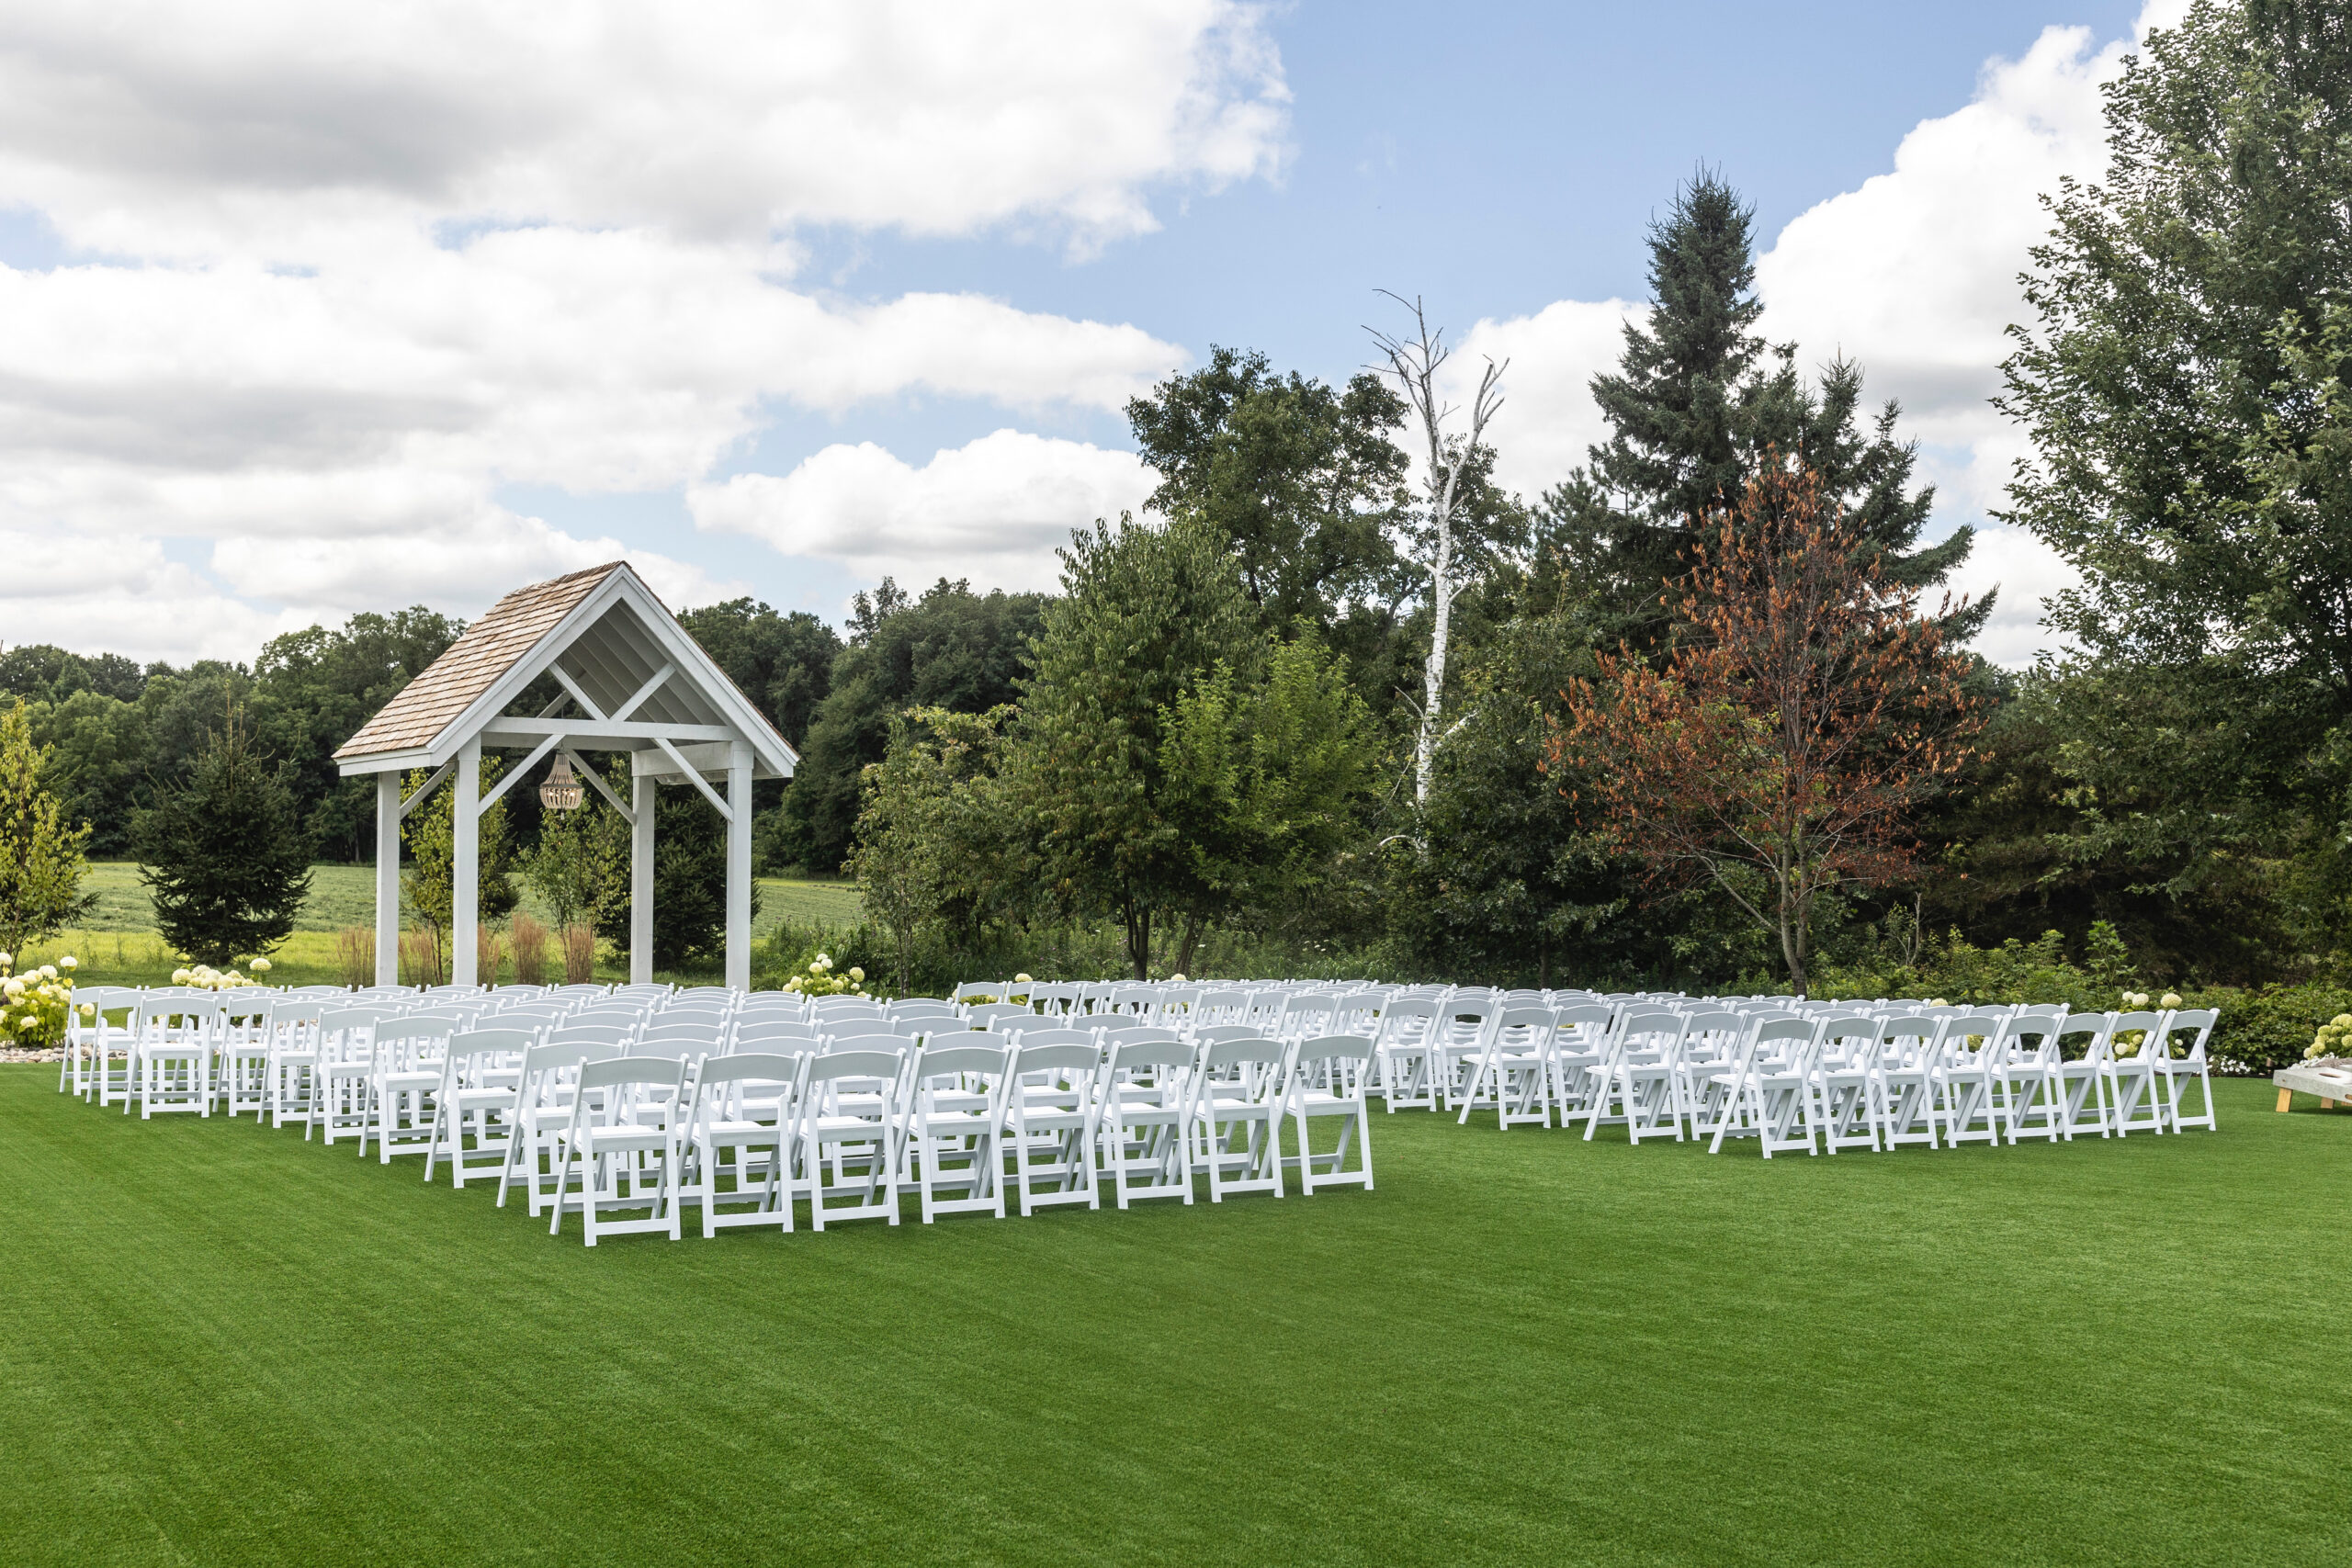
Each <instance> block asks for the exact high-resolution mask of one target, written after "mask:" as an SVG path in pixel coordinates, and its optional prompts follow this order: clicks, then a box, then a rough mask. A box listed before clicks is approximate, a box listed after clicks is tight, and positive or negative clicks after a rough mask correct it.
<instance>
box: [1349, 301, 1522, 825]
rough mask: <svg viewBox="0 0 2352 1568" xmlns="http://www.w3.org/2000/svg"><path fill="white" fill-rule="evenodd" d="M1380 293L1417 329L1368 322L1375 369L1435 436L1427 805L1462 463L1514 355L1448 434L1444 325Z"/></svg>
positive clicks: (1483, 376)
mask: <svg viewBox="0 0 2352 1568" xmlns="http://www.w3.org/2000/svg"><path fill="white" fill-rule="evenodd" d="M1380 292H1381V293H1383V294H1386V295H1387V296H1388V298H1390V299H1394V300H1396V301H1397V303H1398V304H1399V305H1402V306H1404V307H1405V309H1407V310H1410V311H1411V312H1412V313H1413V326H1412V332H1411V335H1409V336H1406V337H1397V336H1394V335H1392V334H1390V333H1384V332H1382V331H1381V330H1380V329H1379V328H1377V327H1366V328H1365V329H1364V331H1366V332H1368V333H1371V334H1372V341H1373V343H1374V345H1376V346H1377V347H1378V348H1379V350H1380V357H1381V359H1382V360H1383V361H1384V362H1385V363H1383V364H1381V365H1378V366H1376V367H1374V368H1376V369H1378V370H1379V371H1381V372H1382V373H1383V374H1384V375H1387V376H1390V377H1393V378H1395V379H1396V381H1397V388H1398V389H1400V390H1401V391H1402V392H1403V393H1404V395H1405V401H1406V403H1407V404H1408V406H1409V407H1410V408H1411V409H1412V411H1413V416H1414V417H1415V418H1416V419H1418V420H1419V421H1420V425H1421V434H1422V436H1423V437H1424V438H1425V439H1426V440H1427V442H1428V443H1429V458H1428V464H1429V468H1428V472H1427V475H1426V476H1425V478H1424V480H1423V482H1424V484H1426V486H1427V487H1428V490H1429V524H1430V658H1429V664H1428V667H1427V668H1426V670H1425V671H1423V673H1422V679H1421V724H1420V733H1419V737H1418V738H1417V739H1415V741H1414V744H1413V804H1414V805H1415V806H1416V807H1424V806H1427V805H1428V804H1429V798H1430V768H1431V767H1432V765H1433V764H1434V763H1435V761H1436V760H1437V743H1438V737H1439V734H1440V729H1439V726H1440V725H1441V724H1442V721H1443V711H1442V710H1443V707H1444V703H1445V654H1446V640H1447V636H1448V633H1449V631H1450V630H1451V628H1452V624H1453V594H1454V590H1455V587H1456V583H1455V581H1454V549H1453V509H1454V505H1455V502H1457V501H1458V499H1459V498H1460V491H1461V487H1462V474H1463V470H1464V468H1467V467H1468V466H1469V465H1470V463H1471V462H1472V460H1473V459H1474V457H1475V455H1476V452H1477V449H1478V443H1479V441H1480V439H1481V438H1482V437H1483V436H1484V435H1485V434H1486V433H1487V422H1488V421H1489V420H1491V419H1493V418H1494V417H1495V411H1496V410H1497V409H1499V408H1501V407H1502V406H1503V395H1502V385H1503V372H1504V371H1505V370H1507V369H1509V368H1510V360H1508V359H1506V360H1504V361H1503V362H1502V363H1501V364H1500V365H1498V364H1496V363H1495V362H1494V361H1493V360H1491V359H1489V360H1487V367H1486V369H1485V370H1484V371H1483V372H1481V373H1480V375H1479V377H1478V394H1477V396H1476V397H1475V398H1473V399H1471V400H1470V430H1469V433H1468V434H1467V435H1466V436H1454V435H1448V434H1446V428H1445V427H1446V424H1447V423H1448V422H1449V421H1450V420H1452V419H1453V416H1454V414H1455V413H1457V412H1459V411H1458V410H1457V409H1455V408H1454V407H1453V404H1451V403H1448V402H1446V401H1444V400H1442V398H1441V397H1440V395H1439V393H1438V388H1437V378H1438V371H1439V370H1440V369H1441V368H1442V367H1443V366H1444V364H1445V362H1446V360H1447V359H1448V358H1449V357H1450V356H1451V355H1452V354H1453V350H1451V349H1449V348H1447V347H1446V346H1445V330H1444V329H1443V328H1442V327H1436V328H1433V327H1431V326H1430V319H1429V313H1428V312H1427V311H1426V310H1423V309H1422V308H1421V301H1420V298H1419V296H1418V295H1416V296H1415V297H1414V298H1412V299H1406V298H1405V297H1404V296H1403V295H1401V294H1396V293H1391V292H1390V291H1389V290H1387V289H1385V288H1384V289H1382V290H1381V291H1380Z"/></svg>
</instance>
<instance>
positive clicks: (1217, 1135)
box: [1193, 1040, 1288, 1203]
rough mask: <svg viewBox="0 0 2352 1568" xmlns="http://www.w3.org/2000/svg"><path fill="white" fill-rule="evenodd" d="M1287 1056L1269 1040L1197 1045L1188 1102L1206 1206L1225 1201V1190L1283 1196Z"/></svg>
mask: <svg viewBox="0 0 2352 1568" xmlns="http://www.w3.org/2000/svg"><path fill="white" fill-rule="evenodd" d="M1286 1055H1288V1052H1287V1049H1286V1048H1285V1047H1284V1046H1283V1044H1281V1043H1279V1042H1277V1041H1272V1040H1221V1041H1212V1042H1209V1043H1205V1044H1204V1045H1203V1046H1202V1047H1201V1060H1200V1066H1199V1069H1198V1071H1197V1072H1196V1074H1195V1076H1194V1079H1193V1083H1194V1095H1193V1118H1194V1123H1195V1126H1196V1128H1197V1133H1196V1137H1197V1141H1198V1145H1199V1150H1198V1154H1197V1155H1196V1156H1195V1157H1194V1159H1193V1164H1194V1166H1195V1167H1197V1168H1204V1169H1205V1170H1206V1171H1207V1173H1208V1179H1209V1201H1210V1202H1212V1203H1222V1202H1224V1201H1225V1198H1226V1194H1227V1193H1228V1192H1272V1194H1273V1195H1274V1196H1275V1197H1277V1198H1279V1197H1281V1196H1282V1195H1283V1160H1282V1119H1283V1111H1284V1106H1283V1089H1284V1088H1285V1077H1284V1072H1283V1065H1284V1057H1285V1056H1286ZM1228 1172H1238V1174H1231V1175H1229V1174H1227V1173H1228Z"/></svg>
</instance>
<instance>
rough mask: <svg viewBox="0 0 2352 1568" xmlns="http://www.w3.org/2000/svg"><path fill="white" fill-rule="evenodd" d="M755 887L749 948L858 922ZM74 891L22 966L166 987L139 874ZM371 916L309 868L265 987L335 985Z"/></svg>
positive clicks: (534, 907) (840, 909)
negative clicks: (62, 961)
mask: <svg viewBox="0 0 2352 1568" xmlns="http://www.w3.org/2000/svg"><path fill="white" fill-rule="evenodd" d="M759 886H760V911H759V914H758V915H757V916H756V917H755V918H754V919H752V940H753V941H755V942H756V941H759V940H761V939H763V938H764V937H765V936H766V935H767V934H768V932H769V931H773V930H774V929H775V926H776V924H777V923H778V922H779V921H781V920H784V919H794V920H798V921H801V922H804V923H820V924H826V925H836V926H847V925H854V924H855V923H856V922H857V921H858V920H859V919H861V918H862V917H861V906H860V903H859V893H858V889H857V887H856V886H855V885H854V884H853V883H847V882H810V881H800V880H795V879H788V878H785V877H775V876H763V877H761V878H760V879H759ZM82 887H83V891H84V892H85V893H90V894H94V895H96V898H97V905H96V908H95V909H93V910H92V911H91V914H90V917H89V919H86V920H85V921H83V922H82V924H81V925H80V926H79V927H78V928H76V929H75V930H73V931H64V932H62V933H60V934H59V935H58V936H57V937H55V938H53V939H51V940H50V941H48V942H41V943H39V944H38V945H37V946H31V947H28V948H27V949H26V951H25V953H22V954H20V955H19V956H20V957H22V958H23V959H24V960H25V961H26V962H27V963H29V964H43V963H49V962H52V961H54V960H55V959H56V958H57V957H58V956H59V955H60V954H62V953H73V954H74V956H75V957H76V958H78V959H80V960H81V962H82V970H81V975H82V978H83V979H84V980H85V981H87V982H89V983H90V984H92V985H159V984H161V983H163V982H164V980H165V979H167V978H168V977H169V976H170V975H171V972H172V970H173V969H174V968H175V967H177V966H178V964H179V962H180V961H179V959H178V958H177V957H176V956H175V954H174V953H171V952H170V951H169V950H168V949H166V948H165V947H164V942H163V939H162V938H160V937H159V936H157V935H156V934H155V908H154V905H153V903H152V902H151V901H150V900H149V898H148V896H147V889H146V888H145V887H144V886H141V883H140V881H139V868H138V866H136V865H135V864H132V863H130V862H127V861H99V862H95V863H92V864H91V866H90V874H89V877H88V879H87V880H86V881H85V882H84V883H83V885H82ZM523 908H526V909H528V910H530V911H532V912H533V913H535V914H537V915H538V916H539V917H540V918H541V919H545V918H546V913H547V912H546V910H545V909H543V908H540V907H539V905H538V902H537V899H536V898H535V897H532V896H531V895H530V894H529V893H528V892H527V891H526V894H525V896H524V900H523ZM375 911H376V872H375V868H374V867H372V866H365V865H341V864H329V865H314V866H312V867H311V897H310V901H309V902H308V903H307V904H305V905H304V906H303V908H302V912H301V914H300V915H299V916H298V917H296V919H295V923H294V934H293V936H291V937H290V938H288V940H287V942H286V943H285V945H284V946H282V947H280V948H279V949H278V950H277V952H275V953H272V954H271V955H270V956H271V961H272V963H273V964H274V965H275V966H276V970H277V973H276V975H275V976H273V978H275V979H277V981H279V982H281V983H283V984H286V985H294V986H304V985H314V984H329V983H333V982H335V981H337V980H339V979H341V978H342V975H341V970H340V967H339V965H338V963H337V960H336V954H335V933H336V932H338V931H342V930H344V929H345V928H346V927H349V926H365V927H368V928H370V929H372V928H373V927H374V925H375V923H376V912H375ZM623 968H625V966H616V968H615V970H614V977H616V978H622V977H625V976H624V975H623V974H622V969H623Z"/></svg>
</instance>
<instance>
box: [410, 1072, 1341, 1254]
mask: <svg viewBox="0 0 2352 1568" xmlns="http://www.w3.org/2000/svg"><path fill="white" fill-rule="evenodd" d="M1369 1054H1370V1044H1369V1042H1367V1041H1364V1040H1363V1039H1360V1038H1356V1037H1340V1038H1334V1039H1331V1040H1327V1041H1310V1042H1293V1043H1286V1044H1285V1043H1276V1042H1269V1041H1264V1040H1258V1039H1229V1040H1204V1041H1201V1042H1199V1043H1185V1042H1182V1041H1179V1040H1177V1039H1175V1038H1174V1037H1173V1036H1172V1035H1170V1034H1168V1033H1166V1032H1161V1033H1159V1035H1158V1037H1157V1038H1148V1039H1147V1038H1139V1037H1134V1036H1132V1035H1131V1036H1129V1037H1127V1038H1124V1039H1117V1040H1114V1041H1111V1042H1110V1043H1108V1044H1107V1045H1106V1044H1105V1043H1104V1040H1103V1036H1102V1034H1101V1033H1100V1032H1095V1031H1086V1030H1078V1031H1070V1030H1057V1029H1043V1030H1031V1031H1027V1032H1023V1034H1021V1035H1018V1036H1012V1035H1005V1034H998V1033H989V1032H970V1031H957V1032H941V1033H939V1034H938V1035H936V1036H935V1037H933V1039H931V1040H929V1041H926V1042H925V1043H922V1044H920V1045H916V1044H912V1043H905V1042H902V1041H900V1040H899V1038H898V1037H896V1036H880V1037H865V1038H862V1039H861V1038H852V1039H843V1040H827V1041H824V1042H821V1043H819V1044H818V1045H816V1046H815V1047H814V1048H811V1049H809V1050H806V1051H801V1052H797V1053H786V1052H768V1053H749V1054H735V1055H718V1056H709V1057H705V1058H702V1059H700V1060H699V1061H695V1060H693V1059H689V1058H681V1057H676V1056H672V1055H666V1054H664V1055H660V1056H654V1055H645V1054H638V1055H620V1054H619V1053H618V1052H617V1051H616V1050H614V1049H612V1048H609V1047H607V1048H601V1049H600V1048H597V1047H594V1046H581V1045H565V1044H560V1043H545V1042H534V1041H531V1040H529V1039H528V1038H526V1037H525V1036H523V1035H521V1034H520V1033H518V1032H510V1031H490V1032H480V1033H475V1034H469V1035H460V1036H458V1037H457V1038H456V1039H455V1041H454V1042H453V1043H452V1046H451V1052H450V1056H449V1061H450V1062H451V1063H452V1064H453V1072H452V1077H451V1080H450V1082H449V1084H448V1085H447V1086H445V1088H444V1089H443V1090H442V1093H441V1095H440V1097H439V1102H438V1110H437V1117H436V1127H435V1134H434V1138H433V1141H432V1142H431V1143H429V1144H428V1145H427V1148H428V1153H427V1160H428V1164H427V1169H426V1177H427V1179H430V1178H431V1175H432V1169H433V1164H434V1162H435V1157H436V1156H447V1160H448V1164H449V1168H450V1172H451V1179H452V1180H453V1182H455V1183H456V1184H458V1185H463V1184H464V1183H465V1181H466V1180H467V1179H468V1178H469V1176H471V1177H476V1178H479V1177H482V1176H486V1175H488V1174H489V1172H490V1168H491V1167H492V1166H493V1165H494V1166H495V1167H496V1168H497V1170H498V1174H499V1180H500V1191H499V1201H500V1202H501V1203H503V1202H504V1201H505V1199H506V1196H507V1194H508V1192H509V1191H510V1190H512V1188H513V1187H514V1186H515V1185H517V1184H518V1183H519V1184H520V1185H522V1186H523V1187H524V1189H525V1190H526V1198H527V1201H528V1206H529V1209H530V1212H531V1213H533V1214H534V1215H535V1216H536V1215H537V1214H538V1213H541V1212H542V1211H543V1210H549V1211H552V1217H551V1220H550V1225H551V1228H553V1227H556V1226H560V1224H561V1221H562V1216H563V1215H564V1214H565V1213H579V1214H581V1215H582V1221H583V1224H582V1230H583V1235H584V1236H585V1238H586V1239H587V1240H588V1241H589V1243H590V1244H591V1245H594V1240H595V1238H596V1236H597V1235H600V1234H612V1233H613V1232H614V1231H615V1230H648V1229H650V1230H662V1231H666V1232H667V1233H668V1234H670V1235H673V1236H674V1235H678V1234H679V1218H678V1214H679V1209H680V1206H681V1205H682V1204H699V1205H700V1206H701V1208H702V1210H703V1218H704V1234H705V1235H711V1234H714V1233H715V1232H716V1231H717V1230H718V1229H720V1228H725V1227H729V1226H733V1225H740V1224H773V1225H776V1226H778V1227H779V1228H781V1229H785V1230H789V1229H791V1228H793V1224H794V1218H793V1209H794V1205H795V1202H796V1201H801V1202H805V1203H807V1204H808V1205H809V1219H810V1223H811V1224H812V1226H813V1227H814V1228H816V1229H819V1230H821V1229H823V1228H824V1226H825V1225H826V1224H828V1223H829V1222H831V1223H838V1222H839V1221H841V1220H843V1219H852V1218H874V1217H880V1218H885V1219H887V1220H888V1222H889V1223H891V1224H897V1223H898V1210H899V1196H900V1195H901V1194H913V1195H915V1196H917V1197H918V1198H919V1200H920V1205H921V1211H922V1216H923V1218H924V1220H925V1221H926V1222H928V1221H930V1220H931V1219H932V1218H933V1217H934V1216H935V1215H937V1214H940V1213H959V1212H985V1213H991V1214H995V1215H998V1216H1001V1215H1002V1214H1003V1213H1005V1209H1006V1188H1007V1183H1008V1182H1009V1183H1010V1184H1011V1187H1012V1190H1013V1192H1015V1193H1017V1195H1018V1197H1019V1201H1020V1208H1021V1212H1022V1213H1023V1214H1028V1213H1035V1210H1036V1209H1038V1208H1041V1207H1048V1206H1053V1205H1057V1204H1062V1203H1083V1204H1085V1205H1086V1206H1088V1207H1090V1208H1091V1207H1097V1206H1099V1204H1100V1201H1101V1196H1100V1188H1099V1183H1101V1182H1105V1181H1107V1182H1108V1183H1109V1184H1110V1185H1111V1187H1112V1190H1113V1194H1114V1199H1115V1201H1117V1203H1118V1205H1119V1206H1120V1207H1122V1208H1125V1207H1126V1206H1127V1205H1128V1204H1129V1203H1130V1202H1132V1201H1137V1200H1140V1199H1148V1198H1156V1197H1175V1198H1180V1199H1181V1200H1182V1201H1184V1202H1186V1203H1190V1202H1191V1201H1193V1179H1194V1178H1195V1177H1196V1176H1200V1175H1205V1176H1206V1177H1207V1179H1208V1190H1209V1193H1210V1197H1211V1199H1212V1201H1222V1199H1223V1198H1224V1197H1225V1196H1226V1195H1227V1194H1228V1193H1231V1192H1236V1191H1251V1190H1263V1191H1271V1192H1274V1193H1276V1194H1277V1195H1279V1193H1280V1192H1281V1190H1282V1186H1283V1170H1284V1168H1288V1169H1291V1170H1293V1171H1295V1172H1296V1173H1297V1174H1298V1177H1299V1179H1300V1183H1301V1187H1302V1190H1306V1191H1309V1192H1311V1191H1313V1190H1315V1189H1316V1188H1317V1187H1328V1186H1330V1185H1332V1184H1334V1183H1335V1182H1338V1183H1351V1184H1361V1185H1363V1186H1365V1187H1367V1188H1368V1187H1370V1186H1371V1184H1372V1174H1371V1163H1370V1143H1369V1132H1370V1127H1369V1122H1368V1120H1367V1117H1366V1108H1365V1104H1364V1100H1363V1081H1364V1077H1365V1074H1364V1072H1363V1065H1364V1063H1365V1062H1366V1061H1368V1059H1369ZM1285 1118H1287V1119H1289V1121H1290V1122H1292V1123H1293V1125H1294V1128H1295V1147H1296V1149H1297V1153H1296V1154H1295V1155H1291V1156H1284V1155H1283V1154H1282V1152H1281V1125H1282V1122H1283V1120H1284V1119H1285ZM1327 1119H1337V1120H1339V1121H1340V1122H1341V1123H1342V1126H1341V1131H1340V1137H1339V1142H1338V1145H1337V1146H1336V1147H1335V1148H1332V1149H1328V1150H1317V1149H1315V1148H1314V1147H1313V1145H1312V1140H1311V1128H1312V1125H1313V1123H1314V1122H1317V1121H1320V1120H1327ZM1351 1148H1352V1150H1353V1152H1354V1154H1355V1166H1354V1168H1352V1169H1351V1168H1349V1162H1348V1156H1349V1154H1350V1152H1351ZM633 1210H646V1211H648V1214H647V1217H646V1218H644V1219H641V1220H634V1221H620V1222H614V1221H608V1220H606V1219H605V1217H604V1216H605V1215H606V1214H608V1213H615V1212H616V1211H633Z"/></svg>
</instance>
